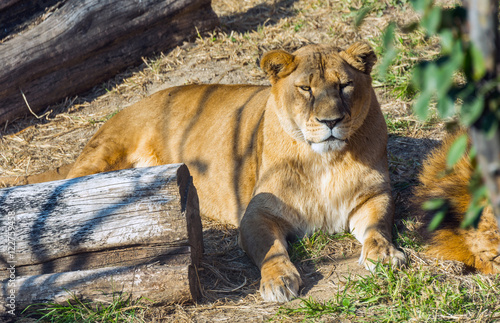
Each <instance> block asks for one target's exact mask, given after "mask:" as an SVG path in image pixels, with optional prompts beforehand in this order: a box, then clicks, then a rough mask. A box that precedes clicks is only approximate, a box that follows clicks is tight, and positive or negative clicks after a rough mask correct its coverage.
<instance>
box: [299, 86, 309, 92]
mask: <svg viewBox="0 0 500 323" xmlns="http://www.w3.org/2000/svg"><path fill="white" fill-rule="evenodd" d="M299 88H300V89H301V90H302V91H305V92H309V91H311V87H310V86H307V85H304V86H299Z"/></svg>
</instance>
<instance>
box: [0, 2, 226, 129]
mask: <svg viewBox="0 0 500 323" xmlns="http://www.w3.org/2000/svg"><path fill="white" fill-rule="evenodd" d="M217 23H218V19H217V16H216V15H215V13H214V12H213V10H212V8H211V0H142V1H135V0H99V1H98V0H80V1H68V2H66V3H65V4H64V5H63V6H62V7H61V8H60V9H58V10H57V11H55V12H54V13H52V15H51V16H50V17H48V18H47V19H46V20H45V21H43V22H42V23H40V24H39V25H38V26H36V27H34V28H33V29H31V30H28V31H27V32H25V33H23V34H21V35H19V36H16V37H15V38H13V39H11V40H8V41H6V42H5V43H3V44H0V48H1V50H0V61H1V62H2V69H1V70H0V98H1V99H0V124H2V123H5V122H6V121H8V120H13V119H14V118H16V117H19V116H23V115H26V114H29V113H30V112H29V109H28V106H27V104H26V102H25V100H24V98H23V94H24V95H25V97H26V101H27V102H28V104H29V106H30V107H31V109H32V110H33V112H34V113H37V112H39V111H42V110H44V109H45V108H46V107H47V105H49V104H52V103H55V102H57V101H58V100H61V99H63V98H65V97H66V96H70V95H75V94H78V93H81V92H82V91H85V90H88V89H90V88H92V87H93V86H95V85H96V84H98V83H99V82H102V81H104V80H106V79H109V78H110V77H112V76H113V75H115V74H116V73H118V72H119V71H121V70H123V69H125V68H127V67H129V66H132V65H135V64H139V63H140V62H141V57H143V56H146V55H150V54H152V53H154V52H160V51H164V50H167V49H169V48H172V47H175V46H177V45H178V44H180V42H181V41H182V40H184V39H186V38H188V37H190V36H194V35H196V33H197V32H198V31H203V30H206V29H208V28H213V27H214V26H215V25H216V24H217Z"/></svg>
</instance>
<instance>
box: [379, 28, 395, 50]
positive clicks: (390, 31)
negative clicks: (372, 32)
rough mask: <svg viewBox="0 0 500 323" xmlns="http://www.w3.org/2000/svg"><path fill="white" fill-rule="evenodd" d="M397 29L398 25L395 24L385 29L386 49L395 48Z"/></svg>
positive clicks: (384, 43)
mask: <svg viewBox="0 0 500 323" xmlns="http://www.w3.org/2000/svg"><path fill="white" fill-rule="evenodd" d="M395 29H396V24H395V23H394V22H391V23H389V25H388V26H387V28H385V31H384V35H383V36H382V41H383V46H384V48H389V47H394V30H395Z"/></svg>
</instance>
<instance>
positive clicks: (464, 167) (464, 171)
mask: <svg viewBox="0 0 500 323" xmlns="http://www.w3.org/2000/svg"><path fill="white" fill-rule="evenodd" d="M460 133H461V132H459V134H460ZM456 137H457V135H450V136H448V137H447V138H445V140H444V141H443V143H442V144H441V146H440V147H438V148H436V149H435V150H434V151H433V152H432V153H431V154H430V155H429V157H428V158H427V159H426V161H425V162H424V167H423V169H422V172H421V173H420V176H419V179H420V185H419V186H417V188H416V189H415V201H414V202H415V203H416V205H417V206H418V208H421V206H422V204H423V203H424V202H425V201H428V200H431V199H444V200H445V201H446V203H447V207H448V210H447V212H446V215H445V217H444V219H443V221H442V222H441V224H440V226H439V227H438V228H437V229H436V230H435V231H431V232H429V231H427V225H428V224H429V222H430V221H431V219H432V217H433V216H434V213H435V212H432V211H429V212H422V213H421V214H420V217H421V218H420V219H421V220H422V221H421V222H422V223H423V224H424V226H423V227H422V228H421V233H422V235H423V237H424V240H425V241H426V242H427V243H428V247H427V250H426V252H427V254H428V255H430V256H434V257H438V258H442V259H447V260H457V261H461V262H463V263H464V264H465V265H466V266H467V267H469V268H472V269H476V270H479V271H481V272H483V273H485V274H496V273H500V232H499V230H498V225H497V221H496V218H495V216H494V214H493V209H492V208H491V205H489V204H487V201H484V206H485V208H484V210H483V212H482V216H481V219H480V220H479V223H478V226H477V228H467V229H464V228H461V227H460V224H461V223H462V221H463V219H464V217H465V213H466V212H467V208H468V207H469V204H470V202H471V200H472V194H471V191H470V188H469V182H470V179H471V177H472V174H473V171H474V169H473V167H472V164H471V159H470V156H469V152H468V151H467V154H466V155H464V156H463V157H462V158H461V159H460V160H459V161H458V162H457V163H456V164H455V165H454V166H453V168H452V169H451V170H449V169H448V168H447V166H446V159H447V156H448V151H449V150H450V147H451V145H452V143H453V142H454V140H455V138H456Z"/></svg>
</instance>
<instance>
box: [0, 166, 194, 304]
mask: <svg viewBox="0 0 500 323" xmlns="http://www.w3.org/2000/svg"><path fill="white" fill-rule="evenodd" d="M198 208H199V207H198V197H197V194H196V189H195V188H194V186H193V185H192V178H191V176H190V174H189V171H188V169H187V167H186V166H185V165H183V164H173V165H164V166H157V167H150V168H135V169H127V170H121V171H116V172H110V173H102V174H96V175H91V176H86V177H81V178H76V179H70V180H62V181H54V182H47V183H41V184H33V185H26V186H18V187H11V188H6V189H2V190H0V234H1V235H0V248H1V249H0V265H1V267H2V268H0V269H1V270H0V280H2V289H1V290H0V300H1V299H5V297H7V296H8V291H9V290H10V288H9V275H10V273H9V270H8V268H9V267H10V266H12V265H13V266H14V267H15V276H16V286H17V289H16V296H17V300H18V302H17V305H18V306H20V307H22V306H26V305H29V304H31V303H37V302H44V301H60V300H64V299H67V298H68V297H70V294H68V293H67V292H65V290H67V291H69V292H70V293H73V294H75V295H81V296H82V297H89V298H92V297H94V296H95V295H100V294H99V293H97V292H96V291H102V293H101V294H102V295H101V296H102V297H104V298H106V297H111V296H110V295H111V293H112V291H123V292H125V293H129V294H132V295H133V297H141V296H145V297H148V298H149V299H151V300H152V301H154V302H160V303H168V302H175V301H187V300H194V299H196V298H197V297H198V296H199V288H198V287H199V282H198V279H197V273H196V268H197V267H198V265H199V262H200V258H201V255H202V252H203V239H202V229H201V220H200V216H199V210H198ZM12 222H13V223H12ZM11 231H13V232H15V237H14V241H15V253H14V254H13V256H12V250H10V251H9V249H8V245H9V241H8V236H9V232H11ZM149 275H151V276H154V277H149ZM111 281H113V284H114V285H112V284H110V282H111ZM41 282H43V283H42V285H43V288H41V287H40V286H41V285H40V284H41ZM106 284H107V285H106ZM65 295H66V296H65ZM65 297H66V298H65ZM0 304H1V303H0ZM0 307H1V305H0Z"/></svg>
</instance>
